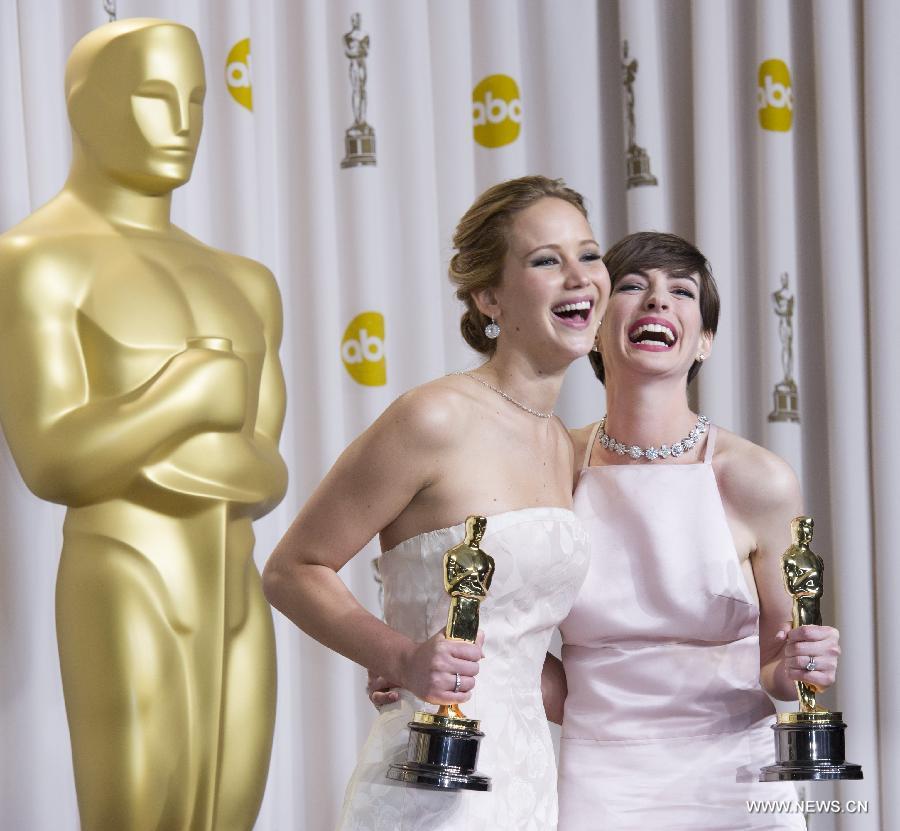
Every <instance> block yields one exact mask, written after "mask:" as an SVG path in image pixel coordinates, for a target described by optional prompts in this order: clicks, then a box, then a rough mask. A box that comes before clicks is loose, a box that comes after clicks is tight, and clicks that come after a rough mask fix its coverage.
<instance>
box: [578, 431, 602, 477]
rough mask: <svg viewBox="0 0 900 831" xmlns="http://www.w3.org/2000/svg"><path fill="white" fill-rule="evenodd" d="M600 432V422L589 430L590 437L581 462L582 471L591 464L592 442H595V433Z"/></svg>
mask: <svg viewBox="0 0 900 831" xmlns="http://www.w3.org/2000/svg"><path fill="white" fill-rule="evenodd" d="M599 432H600V422H599V421H598V422H597V423H596V424H595V425H594V429H593V430H591V437H590V439H589V440H588V443H587V447H586V448H585V450H584V460H583V461H582V462H581V469H582V470H584V469H585V468H586V467H587V466H588V465H590V463H591V451H592V450H593V449H594V442H595V441H596V440H597V433H599Z"/></svg>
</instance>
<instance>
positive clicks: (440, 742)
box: [387, 516, 494, 791]
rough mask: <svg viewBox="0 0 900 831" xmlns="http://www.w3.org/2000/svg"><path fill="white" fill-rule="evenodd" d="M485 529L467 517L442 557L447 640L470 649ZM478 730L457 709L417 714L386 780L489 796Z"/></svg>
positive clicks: (485, 572)
mask: <svg viewBox="0 0 900 831" xmlns="http://www.w3.org/2000/svg"><path fill="white" fill-rule="evenodd" d="M486 528H487V519H486V518H485V517H483V516H470V517H469V518H468V519H466V538H465V540H463V542H461V543H460V544H459V545H456V546H454V547H453V548H451V549H450V550H449V551H448V552H447V553H446V554H444V590H445V591H446V592H447V594H449V595H450V611H449V613H448V615H447V628H446V629H445V630H444V634H445V635H446V637H447V638H448V639H449V640H458V641H467V642H468V643H475V638H476V636H477V635H478V618H479V609H480V606H481V603H482V601H483V600H484V599H485V597H486V596H487V592H488V589H489V588H490V585H491V580H492V579H493V576H494V558H493V557H491V556H490V555H489V554H487V553H485V552H484V551H482V550H481V547H480V543H481V539H482V537H483V536H484V532H485V529H486ZM480 728H481V722H479V721H478V720H477V719H471V718H467V717H466V716H465V715H463V713H462V711H461V710H460V709H459V707H458V706H457V705H456V704H449V705H448V704H442V705H441V706H440V707H439V708H438V711H437V712H436V713H428V712H424V711H421V710H420V711H417V712H416V714H415V715H414V716H413V720H412V721H411V722H410V723H409V744H408V745H407V760H406V762H403V763H396V764H392V765H391V766H390V768H388V772H387V778H388V779H393V780H396V781H398V782H402V783H404V784H406V785H413V786H416V787H420V788H431V789H436V790H454V791H455V790H470V791H489V790H490V789H491V780H490V777H488V776H485V775H484V774H482V773H478V772H477V771H476V770H475V768H476V764H477V761H478V745H479V743H480V742H481V740H482V739H483V738H484V733H482V732H481V729H480Z"/></svg>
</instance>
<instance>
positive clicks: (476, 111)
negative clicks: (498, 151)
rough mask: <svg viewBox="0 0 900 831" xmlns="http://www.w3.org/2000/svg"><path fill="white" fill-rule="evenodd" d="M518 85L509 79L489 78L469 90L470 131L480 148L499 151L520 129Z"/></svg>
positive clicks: (516, 136)
mask: <svg viewBox="0 0 900 831" xmlns="http://www.w3.org/2000/svg"><path fill="white" fill-rule="evenodd" d="M521 125H522V100H521V98H520V97H519V85H518V84H517V83H516V82H515V81H514V80H513V79H512V78H510V77H509V75H488V76H487V78H483V79H482V80H481V81H479V82H478V85H477V86H476V87H475V89H473V90H472V127H473V130H474V132H475V141H477V142H478V143H479V144H480V145H481V146H482V147H502V146H503V145H504V144H510V143H512V142H514V141H515V140H516V139H517V138H518V137H519V132H520V130H521V129H522V126H521Z"/></svg>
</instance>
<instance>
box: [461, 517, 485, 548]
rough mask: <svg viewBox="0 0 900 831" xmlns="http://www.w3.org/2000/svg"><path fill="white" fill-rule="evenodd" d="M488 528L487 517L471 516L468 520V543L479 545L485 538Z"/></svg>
mask: <svg viewBox="0 0 900 831" xmlns="http://www.w3.org/2000/svg"><path fill="white" fill-rule="evenodd" d="M485 528H487V517H483V516H470V517H468V518H467V519H466V542H467V543H469V544H472V543H474V544H475V545H478V543H480V542H481V538H482V537H483V536H484V530H485Z"/></svg>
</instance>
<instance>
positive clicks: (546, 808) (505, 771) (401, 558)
mask: <svg viewBox="0 0 900 831" xmlns="http://www.w3.org/2000/svg"><path fill="white" fill-rule="evenodd" d="M464 532H465V529H464V527H463V526H462V525H457V526H455V527H453V528H447V529H444V530H440V531H432V532H427V533H425V534H420V535H418V536H416V537H413V538H412V539H410V540H406V541H405V542H403V543H401V544H400V545H398V546H397V547H396V548H393V549H391V550H390V551H389V552H387V553H386V554H385V555H384V556H382V558H381V573H382V577H383V579H384V606H385V609H384V611H385V620H386V621H387V623H388V624H390V625H391V626H392V627H393V628H394V629H397V630H398V631H400V632H403V633H404V634H406V635H408V636H409V637H411V638H414V639H415V640H420V641H422V640H425V639H427V638H429V637H431V635H433V634H434V633H435V632H437V631H439V630H441V629H442V628H443V627H444V626H446V624H447V610H448V608H449V598H448V597H447V594H446V592H445V591H444V586H443V580H442V575H443V569H442V562H443V556H444V552H445V551H447V550H448V549H449V548H452V547H453V546H454V545H456V544H457V543H458V542H459V541H460V539H462V537H463V536H464ZM481 548H482V549H483V550H484V551H486V552H487V553H488V554H490V555H491V556H492V557H493V558H494V561H495V563H496V571H495V572H494V579H493V582H492V584H491V587H490V591H489V592H488V596H487V599H486V600H485V601H484V603H482V605H481V612H480V615H481V621H480V627H481V628H482V629H484V631H485V632H486V633H488V634H487V635H486V640H485V645H484V653H485V657H484V658H483V659H482V661H481V667H480V670H479V673H478V677H477V684H476V686H475V691H474V693H473V695H472V698H471V700H470V701H468V702H467V703H466V704H464V705H462V708H461V709H462V710H463V712H464V713H465V714H466V716H468V717H469V718H477V719H479V720H480V721H481V729H482V731H483V732H484V733H485V737H484V739H482V741H481V746H480V749H479V757H478V770H479V772H481V773H484V774H486V775H488V776H490V777H491V780H492V782H491V785H492V790H491V791H490V792H488V793H478V792H471V791H458V792H455V793H442V792H435V791H430V790H420V789H417V788H407V787H405V786H403V785H399V784H397V783H395V782H393V781H389V780H387V779H385V773H386V771H387V767H388V765H389V764H390V763H391V762H405V761H406V744H407V738H408V735H409V731H408V729H407V726H406V725H407V723H408V722H409V721H411V719H412V716H413V713H414V712H415V711H416V710H425V711H427V712H434V710H435V709H436V708H435V707H434V706H433V705H429V704H425V703H424V702H422V701H420V700H418V699H416V698H414V697H413V696H412V695H411V694H409V693H404V694H403V696H402V697H401V700H400V701H399V702H397V703H395V704H391V705H387V706H385V707H383V708H382V711H381V713H380V715H379V717H378V719H377V720H376V722H375V725H374V726H373V728H372V731H371V733H370V734H369V738H368V740H367V741H366V744H365V746H364V747H363V751H362V755H361V759H360V762H359V765H358V766H357V768H356V771H355V772H354V774H353V778H352V779H351V781H350V785H349V787H348V789H347V796H346V799H345V803H344V812H343V816H342V818H341V823H340V828H341V829H342V831H351V829H352V831H457V829H460V828H467V829H468V828H471V829H492V831H493V829H497V830H498V831H499V830H500V829H509V831H549V830H550V829H553V828H555V827H556V819H557V806H556V761H555V759H554V755H553V745H552V743H551V741H550V730H549V728H548V725H547V718H546V716H545V715H544V706H543V702H542V700H541V691H540V686H541V668H542V667H543V665H544V656H545V655H546V653H547V647H548V646H549V645H550V636H551V634H552V633H553V630H554V628H555V627H556V626H557V625H558V624H559V622H560V621H561V620H562V619H563V618H564V617H565V616H566V615H567V614H568V612H569V609H570V608H571V606H572V603H573V602H574V601H575V596H576V593H577V592H578V589H579V588H580V587H581V583H582V581H583V580H584V575H585V573H586V571H587V565H588V541H587V535H586V534H585V533H584V529H583V528H582V526H581V523H579V522H578V520H577V519H576V518H575V516H574V514H572V512H571V511H567V510H564V509H562V508H525V509H523V510H518V511H510V512H507V513H502V514H498V515H495V516H493V517H488V524H487V532H486V533H485V535H484V539H483V540H482V542H481Z"/></svg>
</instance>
